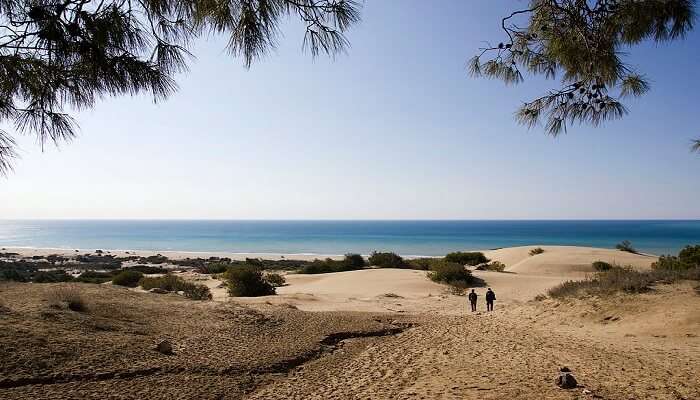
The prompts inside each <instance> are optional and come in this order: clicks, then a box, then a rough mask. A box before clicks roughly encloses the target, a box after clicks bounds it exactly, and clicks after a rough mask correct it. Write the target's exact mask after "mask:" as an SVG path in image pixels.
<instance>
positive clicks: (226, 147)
mask: <svg viewBox="0 0 700 400" xmlns="http://www.w3.org/2000/svg"><path fill="white" fill-rule="evenodd" d="M523 4H525V3H524V2H522V1H498V2H494V1H469V2H466V1H459V0H455V1H441V2H435V3H434V2H425V1H401V2H398V1H378V0H367V1H366V2H365V4H364V8H363V11H362V17H363V21H362V22H361V23H360V24H359V25H358V26H357V27H355V28H354V29H353V30H352V31H351V32H350V33H349V39H350V40H351V42H352V47H351V49H350V50H349V52H348V54H347V55H341V56H339V57H337V58H336V59H335V60H332V59H328V58H324V57H320V58H318V59H316V60H313V59H312V58H311V56H310V55H309V54H304V53H302V52H301V43H302V37H303V29H302V28H301V27H300V26H299V25H298V24H296V23H293V22H290V23H289V24H288V25H286V26H285V27H284V34H285V36H284V38H281V40H280V43H279V46H278V48H277V50H276V51H275V52H273V53H272V54H270V55H269V56H267V57H266V58H265V59H263V60H262V61H260V62H258V63H256V64H254V65H253V67H252V68H251V69H250V70H246V69H245V68H243V67H242V63H241V61H240V60H237V59H233V58H231V57H230V56H229V55H228V54H227V53H226V51H225V50H224V46H225V38H221V37H210V38H207V39H206V40H204V39H203V40H201V41H199V42H198V43H196V44H195V46H194V48H193V52H194V53H195V55H196V56H197V59H196V60H195V61H194V62H193V63H192V68H191V71H190V72H189V73H186V74H182V75H180V76H178V83H179V84H180V90H179V91H178V92H177V93H176V94H175V95H173V96H172V97H171V98H170V99H169V100H167V101H166V102H164V103H160V104H157V105H156V104H153V102H152V101H151V100H150V99H149V98H147V97H138V98H126V97H124V98H112V99H105V100H104V101H102V102H101V103H100V104H99V105H98V106H97V107H96V108H95V109H94V110H91V111H86V112H83V113H81V114H79V115H78V116H77V120H78V122H79V124H80V126H81V131H80V136H79V137H78V138H77V139H76V140H75V141H74V142H73V143H71V144H64V145H61V146H60V147H59V148H58V149H57V148H55V147H53V146H52V145H49V146H47V147H46V148H45V151H44V152H43V153H42V152H41V150H40V148H39V147H38V146H37V144H36V143H35V141H34V139H33V138H30V137H24V138H22V139H21V140H20V145H21V157H22V158H21V159H20V160H18V161H17V162H16V169H15V172H14V173H12V174H11V175H10V176H9V177H7V178H4V179H2V180H1V181H0V218H232V219H352V218H363V219H394V218H408V219H443V218H446V219H543V218H584V219H585V218H622V219H625V218H633V219H634V218H700V185H698V176H700V155H697V154H695V155H694V154H691V153H690V152H689V150H688V149H689V143H690V140H691V138H693V137H700V126H699V125H698V124H697V120H696V118H697V112H698V109H699V108H698V104H699V103H700V94H699V93H700V79H698V77H697V72H696V71H697V65H698V64H699V63H700V54H699V53H698V52H697V51H696V50H697V47H698V45H700V31H698V30H695V31H694V32H693V33H692V34H691V35H690V36H689V37H687V38H686V39H685V40H684V41H680V42H676V43H666V44H661V45H654V44H645V45H642V46H639V47H635V48H633V49H631V50H630V54H629V57H628V61H629V62H630V63H631V64H632V65H634V66H636V67H638V69H639V70H640V71H641V72H643V73H644V74H645V75H646V76H647V77H648V78H649V80H650V81H651V82H652V91H651V92H650V93H649V94H647V95H646V96H644V97H642V98H640V99H637V100H633V101H631V102H630V103H629V104H628V106H629V109H630V111H631V113H630V115H629V116H628V117H627V118H625V119H623V120H620V121H615V122H610V123H607V124H606V125H605V126H604V127H602V128H592V127H590V126H573V127H571V128H570V129H569V131H568V133H567V134H565V135H562V136H560V137H558V138H552V137H549V136H546V135H544V134H543V130H542V129H541V128H535V129H533V130H530V131H528V130H527V129H526V128H525V127H523V126H520V125H518V124H516V123H515V121H514V119H513V112H514V111H515V110H516V109H517V107H518V105H520V104H521V103H522V102H523V101H526V100H529V99H532V98H533V97H535V96H537V95H540V94H542V93H544V92H545V91H546V90H547V89H549V88H552V87H556V85H557V82H556V81H554V82H553V81H544V80H542V79H539V78H531V77H528V78H526V81H525V82H524V83H523V84H521V85H519V86H515V87H506V86H505V85H504V84H503V83H501V82H498V81H490V80H485V79H474V78H471V77H469V76H468V74H467V72H466V70H465V64H466V61H467V60H468V59H469V57H471V56H472V55H473V54H474V53H475V52H476V51H477V48H478V47H479V46H481V45H482V43H481V41H482V40H491V41H498V40H500V39H501V37H502V35H501V32H500V31H499V25H500V18H501V17H502V16H503V15H507V14H508V13H509V12H510V11H512V10H513V9H514V7H521V6H522V5H523Z"/></svg>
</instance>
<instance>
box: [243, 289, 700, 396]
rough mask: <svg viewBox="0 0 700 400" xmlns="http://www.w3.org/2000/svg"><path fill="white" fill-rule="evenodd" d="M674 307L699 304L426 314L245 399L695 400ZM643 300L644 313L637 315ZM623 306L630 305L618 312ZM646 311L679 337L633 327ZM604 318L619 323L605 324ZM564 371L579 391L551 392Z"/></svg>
mask: <svg viewBox="0 0 700 400" xmlns="http://www.w3.org/2000/svg"><path fill="white" fill-rule="evenodd" d="M676 301H679V302H682V303H684V304H687V306H688V308H687V310H692V309H693V308H694V309H695V310H696V311H695V315H696V317H697V310H698V309H700V296H697V295H696V294H694V293H692V292H690V291H688V290H687V288H686V289H682V288H681V289H678V288H670V289H669V288H662V290H661V291H660V292H659V293H655V294H649V295H645V296H642V297H641V298H640V297H638V296H629V295H620V296H616V297H614V298H611V299H607V300H600V299H599V300H597V301H596V303H597V307H598V308H601V309H607V311H602V312H600V313H598V314H596V315H593V314H585V315H584V316H580V315H579V314H581V313H586V312H591V307H590V304H587V303H585V302H571V303H559V302H554V301H551V300H549V301H547V302H544V303H537V304H534V303H530V304H523V305H518V306H513V307H511V308H501V309H500V310H496V311H495V312H494V313H491V314H486V313H479V314H470V315H467V316H442V317H431V316H429V315H426V314H423V315H422V316H419V317H416V322H417V323H418V326H416V327H415V328H413V329H411V330H409V331H406V332H404V333H402V334H400V335H398V336H395V337H391V338H386V339H383V340H382V341H381V342H378V343H372V344H369V345H368V346H357V347H355V346H353V345H352V344H350V345H348V346H347V350H346V352H345V354H344V356H343V357H340V356H338V357H329V358H323V359H320V360H318V361H315V362H312V363H310V364H309V365H307V366H305V368H303V369H297V370H295V371H293V372H292V373H291V374H289V375H287V376H283V377H280V378H279V379H277V380H275V381H273V382H271V383H270V384H268V385H266V386H263V387H261V388H260V389H258V390H257V391H256V392H255V393H254V394H253V395H252V396H251V397H250V398H254V399H330V398H337V399H369V398H376V399H389V398H391V399H592V398H597V399H697V398H700V381H699V380H698V378H697V375H696V374H697V370H698V368H700V339H698V338H697V336H694V332H697V330H698V329H699V328H700V323H699V322H698V321H697V319H695V320H693V319H690V320H686V323H687V324H685V325H682V324H681V325H677V324H674V323H673V321H674V320H675V319H676V318H680V319H684V318H685V317H687V316H688V315H687V314H686V310H669V309H668V306H669V305H670V304H674V303H675V302H676ZM639 302H641V305H642V307H641V308H640V307H635V306H634V304H636V303H639ZM620 303H623V304H626V306H625V307H622V308H618V307H617V305H618V304H620ZM652 303H653V304H657V305H658V308H664V307H665V308H667V311H666V314H665V316H663V317H662V318H661V319H660V321H659V322H661V321H663V322H665V323H666V324H667V325H672V327H670V326H667V328H666V330H669V329H671V330H672V331H675V332H678V333H679V334H678V335H676V336H663V335H656V334H651V333H650V332H646V333H643V332H644V331H643V330H640V329H639V328H638V327H636V325H635V324H637V323H638V322H639V321H649V320H650V319H654V318H659V317H661V315H660V314H658V313H657V312H656V310H651V311H648V312H647V311H643V310H642V308H643V307H644V306H645V305H649V304H652ZM610 310H615V311H614V314H612V315H614V316H615V317H617V319H616V320H615V321H612V320H611V319H609V320H605V319H604V318H605V316H606V315H608V314H609V313H610V312H611V311H610ZM677 311H678V312H677ZM628 320H629V322H626V321H628ZM635 321H637V322H635ZM625 324H627V325H625ZM584 328H586V329H584ZM681 332H683V334H682V335H680V333H681ZM654 335H656V336H654ZM561 366H568V367H569V368H571V369H572V370H573V373H574V375H575V376H576V377H577V379H578V381H579V384H580V387H578V388H576V389H573V390H562V389H559V388H557V387H556V386H555V385H554V378H555V377H556V374H557V371H558V369H559V368H560V367H561Z"/></svg>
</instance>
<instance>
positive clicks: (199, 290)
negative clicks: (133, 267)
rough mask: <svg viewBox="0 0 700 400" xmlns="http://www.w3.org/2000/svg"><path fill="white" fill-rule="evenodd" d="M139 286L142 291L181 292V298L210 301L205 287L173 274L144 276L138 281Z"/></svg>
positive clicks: (208, 292)
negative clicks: (156, 289)
mask: <svg viewBox="0 0 700 400" xmlns="http://www.w3.org/2000/svg"><path fill="white" fill-rule="evenodd" d="M139 285H140V286H141V287H142V288H143V289H144V290H151V289H155V288H158V289H162V290H165V291H168V292H182V294H183V296H185V297H187V298H188V299H192V300H211V299H212V295H211V291H210V290H209V288H208V287H207V286H205V285H201V284H196V283H193V282H188V281H186V280H184V279H182V278H180V277H178V276H175V275H173V274H165V275H163V276H158V277H147V276H144V277H142V278H141V279H140V280H139Z"/></svg>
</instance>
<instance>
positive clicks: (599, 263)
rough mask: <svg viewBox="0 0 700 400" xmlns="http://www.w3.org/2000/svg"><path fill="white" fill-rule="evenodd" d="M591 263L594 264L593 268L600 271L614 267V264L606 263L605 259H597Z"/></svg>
mask: <svg viewBox="0 0 700 400" xmlns="http://www.w3.org/2000/svg"><path fill="white" fill-rule="evenodd" d="M591 265H592V266H593V269H595V270H596V271H598V272H603V271H609V270H611V269H612V268H613V265H612V264H610V263H606V262H605V261H595V262H594V263H593V264H591Z"/></svg>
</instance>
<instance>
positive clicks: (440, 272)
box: [428, 261, 472, 287]
mask: <svg viewBox="0 0 700 400" xmlns="http://www.w3.org/2000/svg"><path fill="white" fill-rule="evenodd" d="M428 278H430V279H431V280H432V281H434V282H440V283H446V284H448V285H452V286H464V287H466V286H467V285H468V284H469V283H471V282H472V274H471V273H470V272H469V271H467V270H466V269H465V268H464V265H462V264H459V263H455V262H449V261H442V262H440V263H435V264H433V265H432V266H431V268H430V272H428Z"/></svg>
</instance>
